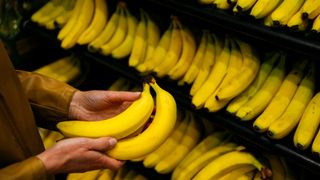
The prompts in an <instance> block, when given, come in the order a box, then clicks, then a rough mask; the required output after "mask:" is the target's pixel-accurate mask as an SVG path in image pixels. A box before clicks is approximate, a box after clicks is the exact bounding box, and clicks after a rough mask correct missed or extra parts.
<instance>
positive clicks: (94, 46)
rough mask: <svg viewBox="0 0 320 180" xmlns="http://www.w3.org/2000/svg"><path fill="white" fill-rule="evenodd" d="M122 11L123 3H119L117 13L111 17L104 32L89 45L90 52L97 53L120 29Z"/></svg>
mask: <svg viewBox="0 0 320 180" xmlns="http://www.w3.org/2000/svg"><path fill="white" fill-rule="evenodd" d="M121 9H122V3H120V2H119V3H118V4H117V8H116V10H115V12H114V13H113V14H112V15H111V17H110V20H109V21H108V22H107V24H106V25H105V27H104V29H103V30H102V32H101V33H100V34H99V35H98V36H97V37H96V38H95V39H93V40H92V42H90V43H89V45H88V50H89V51H90V52H97V51H98V50H99V49H100V47H101V46H102V45H103V44H105V43H106V42H108V41H109V40H110V39H111V37H112V35H113V34H114V33H115V31H116V28H117V27H118V24H119V18H120V12H121Z"/></svg>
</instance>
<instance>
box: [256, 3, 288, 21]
mask: <svg viewBox="0 0 320 180" xmlns="http://www.w3.org/2000/svg"><path fill="white" fill-rule="evenodd" d="M282 1H283V0H273V1H270V0H258V1H257V2H256V3H255V4H254V5H253V7H252V9H251V11H250V15H251V16H253V17H254V18H256V19H262V18H265V17H266V16H268V15H269V14H270V13H271V12H272V11H273V10H274V9H275V8H277V6H279V4H280V3H281V2H282Z"/></svg>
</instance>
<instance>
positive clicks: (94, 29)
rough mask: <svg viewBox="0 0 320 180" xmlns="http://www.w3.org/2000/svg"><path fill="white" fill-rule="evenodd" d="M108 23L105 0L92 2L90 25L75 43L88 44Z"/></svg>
mask: <svg viewBox="0 0 320 180" xmlns="http://www.w3.org/2000/svg"><path fill="white" fill-rule="evenodd" d="M107 22H108V4H107V1H106V0H94V14H93V18H92V21H91V23H90V25H89V26H88V27H87V28H86V30H85V31H83V33H82V34H81V35H80V37H79V39H78V40H77V43H78V44H80V45H84V44H88V43H90V42H91V41H93V40H94V39H95V38H96V37H97V36H98V35H99V34H100V33H101V32H102V31H103V28H104V27H105V25H106V24H107Z"/></svg>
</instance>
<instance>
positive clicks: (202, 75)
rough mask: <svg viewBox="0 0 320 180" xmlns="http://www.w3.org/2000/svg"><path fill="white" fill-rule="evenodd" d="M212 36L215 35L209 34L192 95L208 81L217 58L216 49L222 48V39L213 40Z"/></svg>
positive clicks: (192, 87)
mask: <svg viewBox="0 0 320 180" xmlns="http://www.w3.org/2000/svg"><path fill="white" fill-rule="evenodd" d="M212 38H213V37H212V36H211V35H208V42H207V47H206V50H205V53H204V55H203V58H202V60H201V65H200V68H199V72H198V74H197V76H196V78H195V80H194V82H193V84H192V86H191V89H190V95H192V96H193V95H195V93H196V92H197V91H198V89H199V88H200V87H201V85H202V84H203V83H204V82H205V81H206V79H207V76H208V75H209V72H210V70H211V68H212V66H213V65H214V63H215V58H216V54H217V52H216V51H217V50H220V48H221V46H222V43H221V41H220V40H219V41H216V42H213V39H212ZM217 40H218V39H217ZM220 45H221V46H220Z"/></svg>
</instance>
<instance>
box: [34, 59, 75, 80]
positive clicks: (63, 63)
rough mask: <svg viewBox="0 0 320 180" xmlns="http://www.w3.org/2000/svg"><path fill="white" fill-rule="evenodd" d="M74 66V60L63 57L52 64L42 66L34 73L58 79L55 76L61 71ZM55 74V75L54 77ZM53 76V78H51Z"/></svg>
mask: <svg viewBox="0 0 320 180" xmlns="http://www.w3.org/2000/svg"><path fill="white" fill-rule="evenodd" d="M72 64H73V58H72V57H71V56H65V57H62V58H60V59H58V60H56V61H54V62H51V63H49V64H47V65H45V66H42V67H40V68H38V69H36V70H34V71H33V72H36V73H39V74H42V75H46V76H50V77H52V78H56V76H55V74H56V72H57V71H58V70H59V69H63V68H65V67H69V66H71V65H72ZM53 74H54V75H53ZM51 75H53V76H51Z"/></svg>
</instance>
